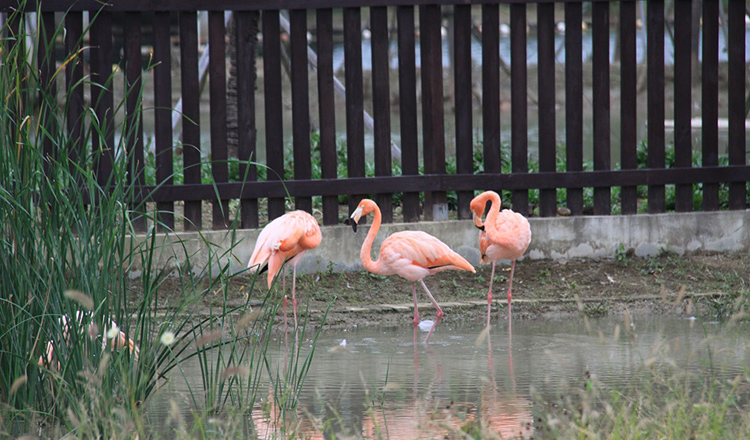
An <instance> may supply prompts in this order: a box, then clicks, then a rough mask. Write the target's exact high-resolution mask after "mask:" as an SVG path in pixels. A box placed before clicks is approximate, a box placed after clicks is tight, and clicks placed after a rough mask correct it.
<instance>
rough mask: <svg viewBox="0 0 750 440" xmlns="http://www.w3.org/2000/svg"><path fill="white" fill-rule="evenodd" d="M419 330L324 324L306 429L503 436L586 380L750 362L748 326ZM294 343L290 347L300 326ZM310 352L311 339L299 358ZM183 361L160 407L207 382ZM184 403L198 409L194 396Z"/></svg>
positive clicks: (275, 355) (265, 430)
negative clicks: (466, 431)
mask: <svg viewBox="0 0 750 440" xmlns="http://www.w3.org/2000/svg"><path fill="white" fill-rule="evenodd" d="M493 318H496V317H493ZM412 329H413V327H412V326H411V325H410V320H409V319H408V318H404V325H403V326H401V327H398V328H381V329H376V328H364V329H355V330H353V331H347V332H338V331H337V332H333V331H331V332H325V331H324V332H323V333H322V334H321V337H320V339H319V340H318V342H317V346H316V349H315V353H314V358H313V362H312V365H311V367H310V370H309V372H308V373H307V376H306V379H305V382H304V385H303V387H302V390H301V394H300V398H299V403H298V407H297V414H298V415H300V416H301V417H300V418H299V422H298V423H299V425H298V426H297V429H299V430H300V431H301V432H299V435H298V436H302V437H310V438H315V437H319V436H320V434H321V427H322V426H325V427H326V431H327V432H330V433H333V434H336V436H337V437H340V436H344V435H346V436H354V437H367V438H378V437H383V438H388V437H390V438H420V437H424V438H434V437H435V436H442V434H443V433H448V432H454V433H455V432H458V431H457V430H458V429H460V428H461V426H465V425H466V424H467V423H471V422H472V421H476V422H479V423H482V424H483V426H489V427H490V429H491V430H492V431H494V432H496V433H498V434H499V435H501V436H503V437H514V436H518V435H519V434H520V435H521V436H524V437H525V436H529V435H533V432H534V429H535V427H534V420H535V414H536V413H537V412H538V411H540V408H535V404H534V402H539V401H540V399H542V400H547V399H548V398H549V399H553V398H554V396H556V395H557V396H559V395H560V393H561V392H562V391H561V390H564V389H565V387H566V386H575V387H580V386H582V385H583V384H584V383H585V381H586V380H587V378H589V377H591V378H593V379H594V380H597V381H598V382H599V383H601V386H603V387H606V388H608V389H618V388H620V387H623V386H624V385H626V384H628V383H629V381H630V380H632V379H633V377H634V376H635V375H638V374H644V372H648V371H651V370H652V369H654V368H655V369H667V368H671V369H679V370H680V371H683V372H688V373H692V374H693V375H694V376H693V377H695V378H701V377H704V376H706V375H707V374H709V372H712V373H713V374H718V375H721V376H722V377H727V378H731V377H734V376H735V375H736V374H738V373H740V372H743V371H744V369H745V368H746V366H747V365H748V363H749V362H750V345H748V344H750V335H749V334H748V332H747V327H746V326H744V325H720V324H718V323H715V322H710V321H704V320H700V319H681V318H672V317H670V318H664V317H634V318H633V319H632V320H631V319H629V318H623V317H616V318H603V319H585V318H583V317H581V318H574V319H564V320H563V319H560V320H530V321H513V322H512V333H510V334H509V332H508V324H507V321H499V322H497V324H495V325H493V327H492V328H491V330H490V332H489V333H487V332H485V331H484V330H483V329H482V328H476V327H461V326H455V325H450V324H446V323H441V324H440V325H439V326H438V327H437V330H436V331H435V333H434V334H432V336H431V337H430V340H429V342H428V343H427V344H424V343H422V339H423V338H424V335H425V333H422V332H421V331H419V330H417V334H415V333H414V332H413V330H412ZM415 339H416V343H415ZM344 340H345V341H346V342H345V343H344V342H343V341H344ZM288 341H289V345H290V346H292V345H293V344H292V341H293V336H292V335H290V337H289V340H288ZM344 344H345V345H344ZM310 349H311V340H310V339H303V342H302V348H301V358H302V359H304V357H305V356H306V355H307V354H308V353H309V351H310ZM285 357H286V352H285V346H284V338H283V336H282V337H281V338H279V340H275V341H274V342H273V343H272V348H271V351H270V353H269V360H270V364H271V368H270V369H271V371H281V369H283V368H284V365H286V364H285V363H284V359H285ZM182 369H183V372H184V374H185V377H186V378H187V381H185V380H183V379H182V376H181V375H178V377H173V379H172V380H171V381H170V383H169V385H168V386H167V387H165V389H164V390H163V391H162V392H161V393H160V395H158V396H156V397H157V399H156V400H157V401H162V402H164V406H163V408H168V404H166V401H167V400H166V399H181V400H180V401H186V398H185V395H186V394H187V393H188V389H187V385H186V383H191V384H193V388H194V387H195V384H197V383H200V380H201V379H200V369H199V367H198V365H197V363H194V364H189V363H188V364H185V365H183V366H182ZM261 390H262V391H261V393H260V401H259V403H258V408H259V410H258V411H255V412H254V417H253V419H254V420H255V424H256V428H258V429H259V431H260V432H259V434H260V435H261V436H265V435H270V433H271V432H272V431H273V429H272V428H271V427H270V426H269V425H268V423H267V421H264V420H263V417H262V416H261V414H262V413H263V411H261V410H260V408H262V407H263V405H264V404H265V409H266V414H268V402H269V401H272V400H273V398H274V397H273V390H272V389H271V387H270V386H262V387H261ZM193 391H195V389H193ZM162 399H165V400H162ZM537 405H538V404H537ZM159 406H160V405H154V406H152V408H155V409H153V410H152V411H150V412H151V417H153V419H160V418H161V417H162V416H163V415H164V413H163V412H162V410H160V409H158V408H159ZM181 407H184V408H185V409H184V411H185V413H186V414H189V412H190V411H189V410H188V408H189V407H190V405H187V404H186V405H184V406H183V405H181ZM164 411H166V409H165V410H164ZM313 420H317V421H318V422H319V423H317V424H316V423H314V422H313ZM324 424H325V425H324ZM326 437H330V435H326Z"/></svg>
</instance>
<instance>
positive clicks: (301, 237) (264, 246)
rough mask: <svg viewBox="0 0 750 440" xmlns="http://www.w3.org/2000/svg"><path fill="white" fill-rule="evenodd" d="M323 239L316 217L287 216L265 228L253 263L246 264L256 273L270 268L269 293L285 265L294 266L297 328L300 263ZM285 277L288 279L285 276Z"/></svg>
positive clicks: (295, 319)
mask: <svg viewBox="0 0 750 440" xmlns="http://www.w3.org/2000/svg"><path fill="white" fill-rule="evenodd" d="M321 239H322V234H321V232H320V226H318V221H317V220H315V217H313V216H312V215H310V214H309V213H307V212H305V211H292V212H287V213H286V214H284V215H282V216H281V217H279V218H277V219H275V220H274V221H272V222H271V223H269V224H267V225H266V226H265V227H264V228H263V230H262V231H261V232H260V235H259V236H258V241H256V242H255V249H254V250H253V255H252V256H251V257H250V262H249V263H248V264H247V267H253V266H256V270H262V269H263V268H264V266H265V267H267V268H268V288H269V289H270V288H271V284H272V283H273V279H274V277H275V276H276V275H277V274H278V273H279V270H280V269H281V267H282V266H283V265H284V263H285V262H287V261H288V262H289V264H291V265H292V308H293V309H294V326H295V328H296V327H297V296H296V282H297V263H298V262H299V260H300V259H301V258H302V255H304V254H305V252H306V251H307V250H309V249H313V248H315V247H317V246H318V245H319V244H320V241H321ZM266 264H267V266H266ZM284 271H286V268H285V269H284ZM282 277H283V278H285V277H284V274H283V273H282ZM283 281H284V287H283V289H284V291H285V292H286V280H285V279H284V280H283ZM284 323H285V326H286V297H284Z"/></svg>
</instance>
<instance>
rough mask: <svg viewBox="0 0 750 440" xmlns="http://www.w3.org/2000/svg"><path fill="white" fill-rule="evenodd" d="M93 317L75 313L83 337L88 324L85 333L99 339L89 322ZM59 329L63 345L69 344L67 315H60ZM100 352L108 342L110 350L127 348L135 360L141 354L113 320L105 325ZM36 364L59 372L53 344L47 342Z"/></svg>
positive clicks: (97, 330)
mask: <svg viewBox="0 0 750 440" xmlns="http://www.w3.org/2000/svg"><path fill="white" fill-rule="evenodd" d="M92 319H93V315H92V314H91V312H82V311H80V310H79V311H77V312H76V321H77V322H78V325H79V327H78V329H79V331H80V332H81V335H83V325H84V324H85V323H86V322H89V324H88V327H87V332H88V335H89V337H91V338H99V337H100V336H99V329H98V327H97V326H96V324H95V323H93V322H91V320H92ZM59 323H60V327H61V329H62V335H63V340H64V341H65V345H66V346H67V345H69V344H70V325H69V324H68V315H62V316H60V318H59ZM101 339H102V350H104V349H106V348H107V340H109V346H110V348H111V349H112V350H119V349H121V348H128V349H129V350H130V353H131V354H132V355H133V356H135V360H138V358H139V357H140V354H141V350H140V348H139V347H138V345H137V344H136V343H135V341H133V340H132V339H130V338H129V337H128V335H127V334H125V332H123V331H122V330H120V328H119V327H118V326H117V323H116V322H114V321H113V320H111V319H110V320H109V324H108V325H105V327H104V331H103V332H102V336H101ZM37 364H38V365H39V366H40V367H47V368H49V369H51V370H55V371H60V362H59V361H55V343H54V342H52V341H47V347H46V349H45V350H44V354H42V355H41V356H39V360H38V361H37Z"/></svg>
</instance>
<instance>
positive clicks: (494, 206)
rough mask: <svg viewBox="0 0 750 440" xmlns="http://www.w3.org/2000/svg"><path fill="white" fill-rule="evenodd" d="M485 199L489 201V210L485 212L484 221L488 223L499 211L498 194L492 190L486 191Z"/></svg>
mask: <svg viewBox="0 0 750 440" xmlns="http://www.w3.org/2000/svg"><path fill="white" fill-rule="evenodd" d="M487 200H489V201H490V202H491V205H490V212H488V213H487V217H485V219H484V222H485V223H489V222H490V220H494V219H495V217H496V216H497V215H498V214H499V213H500V204H501V202H500V196H499V195H497V194H496V193H494V192H491V193H487Z"/></svg>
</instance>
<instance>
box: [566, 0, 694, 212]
mask: <svg viewBox="0 0 750 440" xmlns="http://www.w3.org/2000/svg"><path fill="white" fill-rule="evenodd" d="M635 8H636V2H635V1H631V0H623V1H621V2H620V167H621V168H622V169H623V170H632V169H636V168H638V161H637V157H636V155H637V147H638V114H637V112H638V108H637V93H638V92H637V90H636V87H637V82H638V73H637V72H638V71H637V69H636V66H637V63H636V46H635V42H636V38H635V36H636V28H635ZM566 32H567V31H566ZM689 55H690V54H688V56H689ZM621 195H622V205H621V212H622V214H624V215H632V214H637V213H638V187H636V186H623V187H622V188H621Z"/></svg>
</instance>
